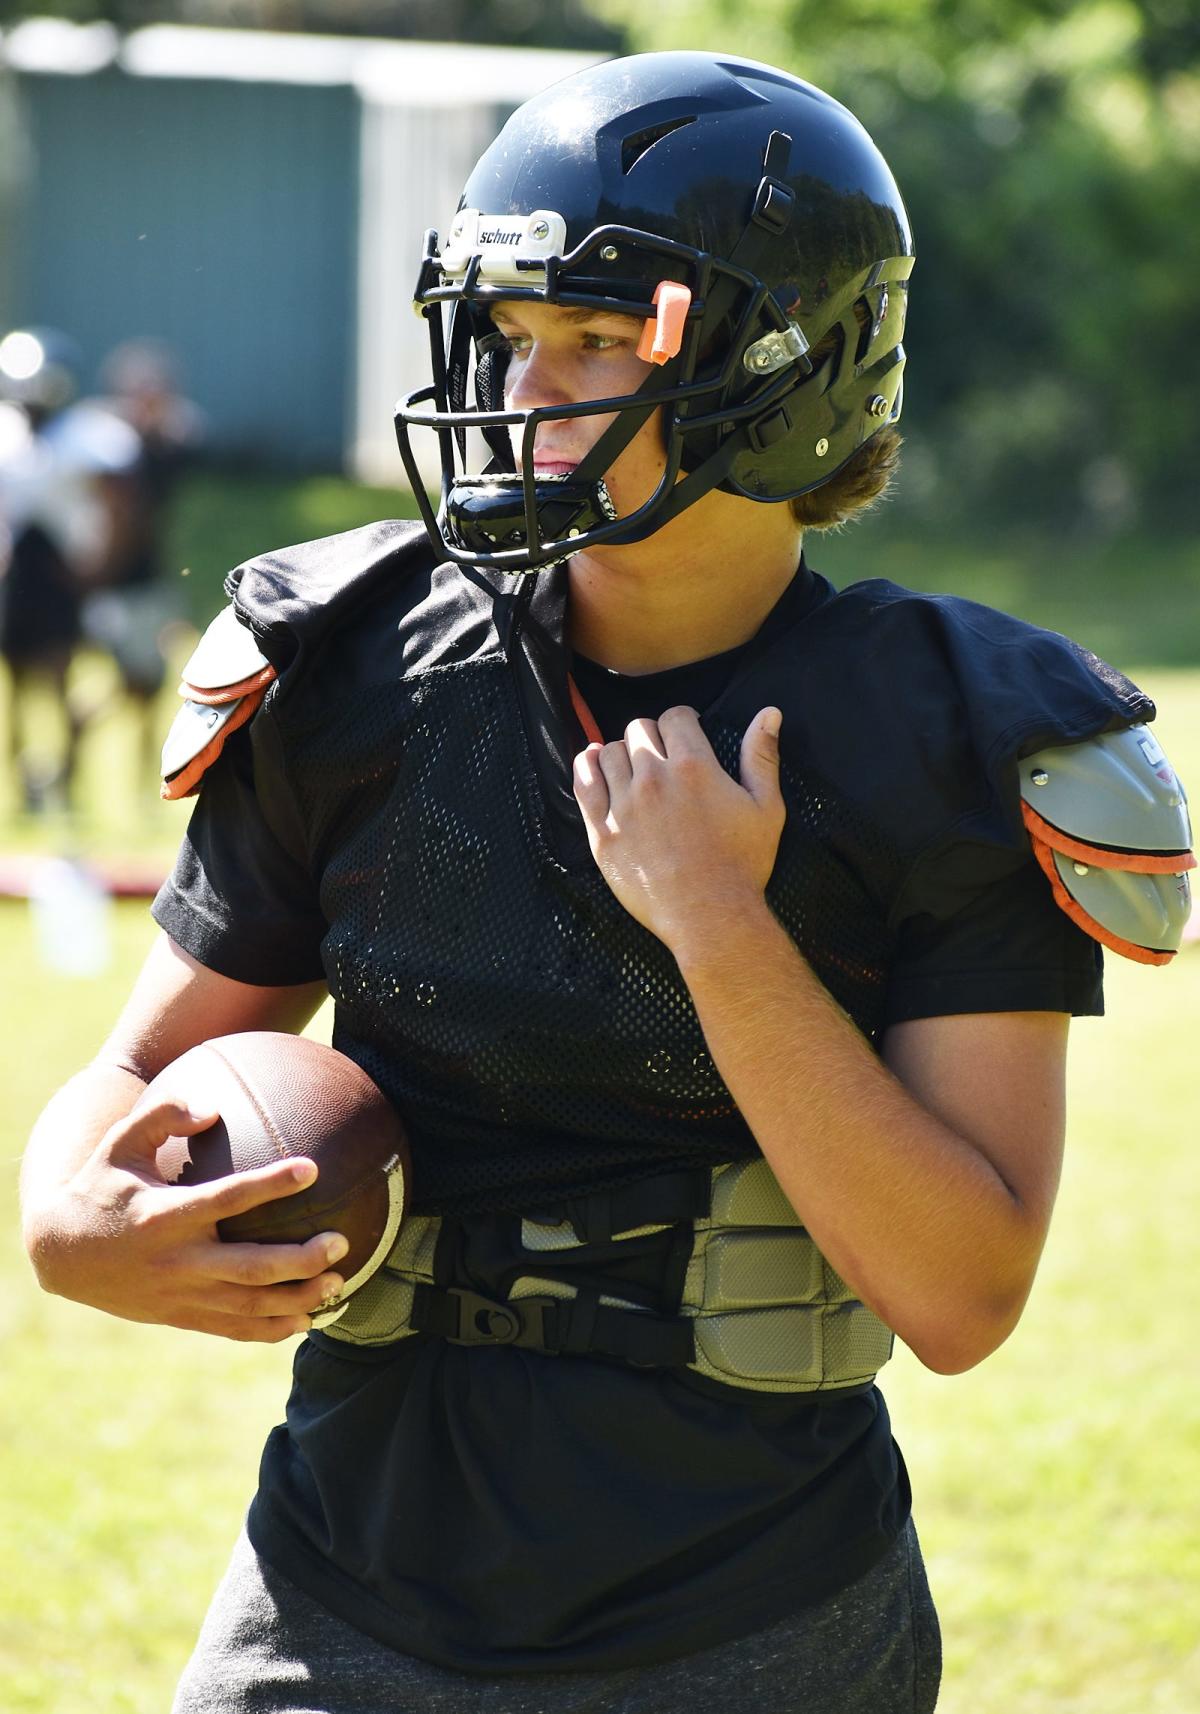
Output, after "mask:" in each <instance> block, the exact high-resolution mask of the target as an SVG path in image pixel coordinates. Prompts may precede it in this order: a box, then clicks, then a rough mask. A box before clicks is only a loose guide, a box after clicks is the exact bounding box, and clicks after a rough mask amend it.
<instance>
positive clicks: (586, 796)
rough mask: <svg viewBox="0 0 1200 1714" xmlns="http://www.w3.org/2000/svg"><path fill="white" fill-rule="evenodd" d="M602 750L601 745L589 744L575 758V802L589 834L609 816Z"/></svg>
mask: <svg viewBox="0 0 1200 1714" xmlns="http://www.w3.org/2000/svg"><path fill="white" fill-rule="evenodd" d="M602 749H603V745H601V744H589V745H588V747H587V749H586V750H581V751H580V752H579V754H578V755H577V756H576V758H575V768H574V774H575V801H576V802H577V803H578V805H579V808H580V810H581V812H582V814H583V819H584V822H585V824H586V825H587V827H588V831H589V833H590V832H591V831H592V830H593V829H594V828H597V827H599V826H600V825H601V824H602V823H603V821H604V818H605V816H606V815H607V814H608V784H607V782H606V780H605V778H604V775H603V774H602V773H601V772H600V751H601V750H602Z"/></svg>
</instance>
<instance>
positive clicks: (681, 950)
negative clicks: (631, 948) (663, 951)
mask: <svg viewBox="0 0 1200 1714" xmlns="http://www.w3.org/2000/svg"><path fill="white" fill-rule="evenodd" d="M781 940H782V941H785V942H786V943H787V944H788V945H789V946H790V945H791V944H792V943H791V940H790V938H789V936H788V934H787V931H786V930H785V929H784V928H783V927H782V926H781V925H780V923H779V921H778V919H777V918H776V916H775V914H774V913H773V911H772V910H771V907H770V905H769V904H768V903H767V901H766V898H765V897H764V895H763V894H762V893H752V894H748V895H747V896H746V897H744V898H729V899H727V900H723V901H722V905H721V908H720V909H719V910H714V909H711V908H709V909H707V910H705V911H704V912H703V913H702V914H699V913H698V914H697V915H696V916H695V917H693V918H689V919H687V920H686V921H684V922H682V923H680V924H679V925H678V927H677V928H676V929H675V930H674V932H673V933H672V934H671V935H670V937H669V938H668V939H667V945H668V946H669V948H670V950H671V953H672V955H673V956H674V959H675V962H676V963H677V964H678V966H679V969H680V973H681V974H682V976H683V979H684V981H685V982H687V984H688V986H689V987H691V985H692V983H693V982H701V981H704V980H706V979H708V978H710V977H712V976H719V975H720V973H721V972H722V971H723V970H728V969H729V968H731V967H736V968H739V969H744V968H745V967H746V965H747V964H753V963H754V962H755V961H756V959H758V958H760V957H762V956H764V955H768V954H769V952H770V950H771V949H773V948H777V947H778V945H779V944H780V941H781Z"/></svg>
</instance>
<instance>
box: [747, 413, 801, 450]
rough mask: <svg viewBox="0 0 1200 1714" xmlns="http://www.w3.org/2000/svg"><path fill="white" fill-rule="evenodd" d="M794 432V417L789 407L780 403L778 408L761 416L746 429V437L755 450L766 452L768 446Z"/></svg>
mask: <svg viewBox="0 0 1200 1714" xmlns="http://www.w3.org/2000/svg"><path fill="white" fill-rule="evenodd" d="M791 432H792V419H791V417H790V416H789V415H788V412H787V407H786V406H785V405H780V406H779V408H778V410H774V411H771V412H770V413H769V414H768V415H767V416H765V417H759V419H758V421H757V422H754V423H751V424H750V426H749V428H748V429H747V430H746V439H747V440H748V441H749V442H750V446H751V448H752V450H753V451H755V452H766V450H767V448H768V447H770V446H774V445H775V444H776V443H777V442H778V441H781V440H782V439H783V438H784V436H785V435H788V434H790V433H791Z"/></svg>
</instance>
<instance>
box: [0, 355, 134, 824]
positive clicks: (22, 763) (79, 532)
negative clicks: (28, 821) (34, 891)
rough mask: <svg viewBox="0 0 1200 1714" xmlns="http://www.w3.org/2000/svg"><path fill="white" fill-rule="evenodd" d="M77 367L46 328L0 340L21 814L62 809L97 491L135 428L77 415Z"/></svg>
mask: <svg viewBox="0 0 1200 1714" xmlns="http://www.w3.org/2000/svg"><path fill="white" fill-rule="evenodd" d="M78 368H79V356H78V352H77V350H76V348H75V346H74V344H73V342H72V341H71V340H70V339H69V338H68V337H67V336H66V335H64V334H62V333H58V332H55V331H52V330H50V329H44V328H39V329H17V330H14V331H13V332H11V333H9V334H8V335H7V336H6V337H5V338H4V339H3V340H2V341H0V530H2V535H0V574H2V575H0V655H2V656H3V659H4V662H5V665H6V666H7V668H8V698H9V708H8V755H9V763H10V766H11V768H12V770H13V773H14V775H15V777H16V781H17V786H18V791H19V795H20V800H21V801H22V803H23V804H24V806H25V808H26V809H29V810H38V809H41V808H43V807H45V806H46V805H47V804H48V803H58V804H63V805H65V804H67V803H69V801H70V791H71V783H72V778H73V775H74V771H75V764H76V759H77V753H78V746H79V738H80V734H81V732H82V729H83V725H84V723H85V720H84V716H83V715H82V714H81V713H80V712H79V711H78V710H77V709H75V708H73V707H72V705H71V701H70V698H69V696H68V687H67V675H68V670H69V668H70V664H71V658H72V655H73V653H74V650H75V646H76V644H77V642H78V641H79V637H80V631H81V623H80V605H81V599H82V591H83V589H84V587H85V586H86V585H87V584H88V583H89V582H90V581H91V580H92V579H94V578H95V577H96V576H98V575H99V574H100V571H101V569H102V567H103V566H104V564H105V561H106V558H107V555H108V553H109V547H110V541H111V536H112V524H111V517H110V512H109V507H108V505H107V504H106V500H105V496H104V489H103V484H105V483H106V482H107V481H109V480H110V479H113V478H120V477H122V476H124V475H126V474H127V473H128V472H130V471H132V470H133V469H134V467H135V466H136V464H137V461H138V459H139V456H140V443H139V440H138V436H137V434H136V432H135V431H134V429H133V428H132V427H131V426H130V425H129V424H128V423H126V422H123V421H122V420H121V419H120V418H119V417H117V416H116V415H114V414H113V413H112V412H111V411H107V410H104V409H102V408H100V407H99V406H98V405H95V404H84V403H80V404H75V403H73V402H72V401H73V400H74V398H75V394H76V392H77V390H78ZM39 681H40V682H41V683H43V684H45V685H47V686H48V687H49V689H50V692H51V695H52V697H53V699H54V703H55V704H56V708H57V711H58V715H59V722H58V724H59V727H60V731H61V734H62V736H61V739H60V743H59V747H58V752H57V754H52V755H50V756H47V755H45V754H44V753H41V752H40V751H39V749H38V747H37V746H36V744H35V743H33V742H32V741H31V730H30V720H29V713H30V706H31V699H30V692H31V689H32V688H33V686H34V685H35V684H37V683H38V682H39Z"/></svg>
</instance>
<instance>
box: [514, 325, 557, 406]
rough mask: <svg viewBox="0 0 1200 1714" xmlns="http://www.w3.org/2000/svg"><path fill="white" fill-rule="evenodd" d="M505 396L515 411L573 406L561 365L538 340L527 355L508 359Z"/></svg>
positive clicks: (523, 352)
mask: <svg viewBox="0 0 1200 1714" xmlns="http://www.w3.org/2000/svg"><path fill="white" fill-rule="evenodd" d="M504 393H505V399H506V401H507V404H508V407H509V409H510V410H514V411H533V410H538V409H540V408H542V407H543V406H546V405H565V404H569V403H570V395H569V393H568V390H567V387H566V384H565V380H564V377H563V374H562V368H561V365H560V364H558V363H556V362H555V359H554V355H553V353H552V352H551V351H550V350H548V349H547V347H546V346H545V345H544V344H542V343H540V342H539V341H538V340H534V342H533V343H532V345H531V346H530V347H529V349H528V350H527V351H520V352H514V353H513V355H512V357H510V358H509V362H508V373H507V375H506V376H505V379H504Z"/></svg>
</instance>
